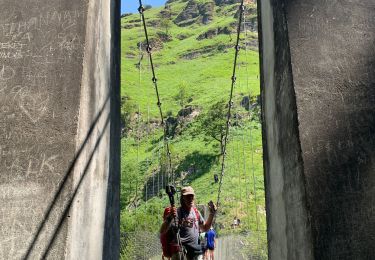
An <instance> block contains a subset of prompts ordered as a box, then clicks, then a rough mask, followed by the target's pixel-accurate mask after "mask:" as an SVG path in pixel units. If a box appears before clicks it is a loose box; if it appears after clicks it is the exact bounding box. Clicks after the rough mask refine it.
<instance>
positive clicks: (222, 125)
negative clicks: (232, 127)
mask: <svg viewBox="0 0 375 260" xmlns="http://www.w3.org/2000/svg"><path fill="white" fill-rule="evenodd" d="M227 113H228V111H227V108H226V103H225V101H224V100H221V101H219V102H217V103H215V104H213V105H212V106H211V107H210V108H209V110H208V112H207V113H206V114H204V115H203V118H202V119H201V128H200V129H201V131H203V133H204V134H205V135H206V136H208V137H210V138H212V139H214V140H216V141H218V142H219V143H220V152H221V154H223V153H224V151H223V149H224V137H225V130H226V120H227Z"/></svg>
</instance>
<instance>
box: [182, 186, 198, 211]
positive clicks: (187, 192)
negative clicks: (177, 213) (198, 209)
mask: <svg viewBox="0 0 375 260" xmlns="http://www.w3.org/2000/svg"><path fill="white" fill-rule="evenodd" d="M194 198H195V193H194V190H193V188H192V187H190V186H187V187H183V188H182V189H181V198H180V202H181V206H182V207H184V208H186V209H187V210H190V209H191V208H192V207H193V206H194Z"/></svg>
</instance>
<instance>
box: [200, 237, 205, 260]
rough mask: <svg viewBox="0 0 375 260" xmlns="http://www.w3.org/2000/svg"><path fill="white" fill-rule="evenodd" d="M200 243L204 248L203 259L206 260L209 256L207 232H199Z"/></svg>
mask: <svg viewBox="0 0 375 260" xmlns="http://www.w3.org/2000/svg"><path fill="white" fill-rule="evenodd" d="M199 243H200V245H201V248H202V253H203V260H206V258H207V240H206V232H200V233H199Z"/></svg>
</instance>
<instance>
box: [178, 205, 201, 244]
mask: <svg viewBox="0 0 375 260" xmlns="http://www.w3.org/2000/svg"><path fill="white" fill-rule="evenodd" d="M196 213H198V214H196ZM177 215H178V219H179V221H180V237H181V242H182V243H183V244H195V245H198V238H199V225H202V224H203V223H204V219H203V217H202V215H201V213H200V212H199V211H198V210H196V212H195V210H194V209H193V208H191V209H190V212H187V211H186V210H185V209H183V208H182V207H179V208H178V209H177Z"/></svg>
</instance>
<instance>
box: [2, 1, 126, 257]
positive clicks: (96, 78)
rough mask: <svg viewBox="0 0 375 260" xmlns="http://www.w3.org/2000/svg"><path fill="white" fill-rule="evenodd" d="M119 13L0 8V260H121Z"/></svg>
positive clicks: (78, 7)
mask: <svg viewBox="0 0 375 260" xmlns="http://www.w3.org/2000/svg"><path fill="white" fill-rule="evenodd" d="M118 5H119V3H118V1H88V0H48V1H47V0H38V1H30V0H20V1H13V0H1V1H0V201H1V203H0V204H1V207H0V223H1V225H0V244H1V246H0V259H25V258H26V259H42V258H47V259H62V258H66V259H101V258H105V259H116V258H117V257H118V243H119V227H118V221H119V212H118V207H119V187H118V186H119V155H120V152H119V124H118V121H119V120H118V118H119V46H117V45H116V44H117V43H116V42H118V41H117V40H118V37H119V31H118V27H119V25H118V24H117V22H116V21H119V19H118V18H119V14H118V13H119V6H118ZM93 236H94V237H93Z"/></svg>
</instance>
